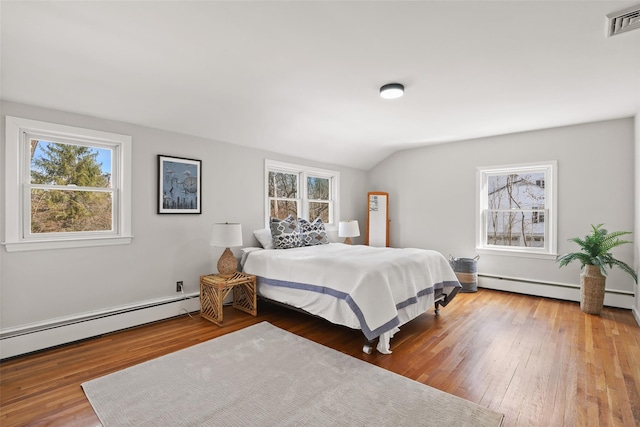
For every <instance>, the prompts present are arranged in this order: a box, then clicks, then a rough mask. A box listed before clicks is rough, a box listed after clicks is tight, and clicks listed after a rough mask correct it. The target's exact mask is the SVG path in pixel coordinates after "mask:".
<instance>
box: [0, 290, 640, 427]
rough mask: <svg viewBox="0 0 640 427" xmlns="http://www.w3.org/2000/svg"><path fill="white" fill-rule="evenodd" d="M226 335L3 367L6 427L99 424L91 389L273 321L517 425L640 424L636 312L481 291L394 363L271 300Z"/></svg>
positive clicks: (137, 336) (172, 327)
mask: <svg viewBox="0 0 640 427" xmlns="http://www.w3.org/2000/svg"><path fill="white" fill-rule="evenodd" d="M224 316H225V319H224V326H222V327H218V326H216V325H214V324H213V323H211V322H208V321H206V320H204V319H201V318H200V317H199V315H194V316H193V318H189V317H187V316H181V317H178V318H174V319H169V320H166V321H162V322H157V323H154V324H150V325H145V326H141V327H137V328H132V329H129V330H125V331H120V332H115V333H111V334H107V335H104V336H101V337H96V338H93V339H89V340H85V341H82V342H77V343H72V344H69V345H65V346H61V347H58V348H53V349H49V350H45V351H42V352H38V353H34V354H30V355H25V356H20V357H16V358H13V359H9V360H5V361H2V363H0V425H2V426H3V427H9V426H28V425H53V426H99V425H100V423H99V421H98V419H97V417H96V416H95V414H94V412H93V409H92V407H91V405H90V404H89V402H88V401H87V399H86V397H85V396H84V393H83V392H82V389H81V387H80V384H81V383H83V382H85V381H89V380H91V379H93V378H97V377H100V376H103V375H107V374H109V373H112V372H116V371H118V370H121V369H124V368H126V367H129V366H133V365H135V364H138V363H141V362H144V361H147V360H150V359H153V358H156V357H159V356H162V355H164V354H168V353H171V352H174V351H178V350H180V349H183V348H186V347H189V346H192V345H195V344H197V343H200V342H204V341H207V340H209V339H212V338H215V337H217V336H220V335H224V334H227V333H230V332H233V331H236V330H239V329H242V328H244V327H247V326H249V325H252V324H255V323H258V322H261V321H268V322H270V323H272V324H273V325H275V326H278V327H280V328H283V329H285V330H288V331H290V332H292V333H295V334H298V335H300V336H303V337H305V338H308V339H310V340H312V341H315V342H318V343H320V344H322V345H326V346H328V347H331V348H334V349H336V350H338V351H341V352H343V353H345V354H349V355H351V356H353V357H356V358H359V359H362V360H364V361H366V362H368V363H372V364H374V365H378V366H380V367H383V368H385V369H388V370H391V371H393V372H396V373H398V374H400V375H404V376H406V377H409V378H412V379H414V380H417V381H420V382H422V383H424V384H427V385H430V386H432V387H435V388H438V389H440V390H443V391H445V392H448V393H452V394H455V395H457V396H459V397H462V398H465V399H468V400H471V401H473V402H476V403H478V404H480V405H482V406H484V407H487V408H489V409H492V410H495V411H498V412H502V413H504V414H505V427H509V426H617V425H619V426H632V425H640V328H639V327H638V325H637V324H636V322H635V319H634V317H633V315H632V313H631V312H630V311H628V310H620V309H613V308H605V309H604V310H603V312H602V314H601V315H600V316H591V315H587V314H584V313H582V312H581V311H580V308H579V305H578V304H577V303H572V302H566V301H558V300H552V299H545V298H538V297H532V296H526V295H518V294H510V293H506V292H499V291H491V290H486V289H480V290H479V291H478V292H477V293H467V294H459V296H458V297H456V299H455V300H454V301H453V302H452V303H451V304H450V305H449V306H447V307H445V308H444V309H443V310H442V312H441V314H440V315H439V316H436V315H434V313H433V311H430V312H428V313H425V314H423V315H422V316H420V317H419V318H417V319H415V320H414V321H412V322H411V323H409V324H407V325H405V326H403V327H402V328H401V330H400V332H398V333H397V334H396V336H395V337H394V338H393V339H392V341H391V345H392V350H393V354H391V355H382V354H379V353H374V354H372V355H367V354H364V353H362V351H361V348H362V344H363V343H364V339H363V337H362V334H361V333H360V332H359V331H354V330H351V329H349V328H345V327H340V326H335V325H331V324H330V323H329V322H326V321H324V320H322V319H318V318H315V317H312V316H307V315H304V314H302V313H297V312H294V311H290V310H286V309H283V308H281V307H277V306H274V305H271V304H266V303H260V306H259V312H258V316H257V317H255V318H254V317H252V316H249V315H247V314H245V313H242V312H239V311H237V310H234V309H232V308H231V307H226V308H225V309H224Z"/></svg>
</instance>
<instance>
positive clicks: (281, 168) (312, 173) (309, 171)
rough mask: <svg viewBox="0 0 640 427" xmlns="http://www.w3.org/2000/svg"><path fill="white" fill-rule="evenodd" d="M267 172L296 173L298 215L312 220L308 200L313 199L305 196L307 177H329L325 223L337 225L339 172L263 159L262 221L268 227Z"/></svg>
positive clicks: (338, 220)
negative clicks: (327, 215)
mask: <svg viewBox="0 0 640 427" xmlns="http://www.w3.org/2000/svg"><path fill="white" fill-rule="evenodd" d="M269 172H283V173H290V174H297V175H298V198H297V200H299V203H298V217H299V218H305V219H307V220H309V221H313V220H314V219H315V218H309V202H314V201H315V200H312V199H308V198H307V178H308V177H316V178H325V179H329V191H330V194H329V222H328V223H326V224H325V225H329V226H335V227H337V226H338V222H340V205H339V200H340V197H339V188H340V172H338V171H334V170H330V169H321V168H315V167H311V166H303V165H297V164H294V163H285V162H279V161H276V160H269V159H265V162H264V223H265V226H266V227H267V228H269V220H270V218H269V216H270V212H271V206H270V203H269ZM323 202H324V200H323Z"/></svg>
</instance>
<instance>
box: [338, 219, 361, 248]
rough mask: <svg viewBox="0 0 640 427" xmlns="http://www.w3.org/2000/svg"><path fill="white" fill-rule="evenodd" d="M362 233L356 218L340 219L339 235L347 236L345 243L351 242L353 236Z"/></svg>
mask: <svg viewBox="0 0 640 427" xmlns="http://www.w3.org/2000/svg"><path fill="white" fill-rule="evenodd" d="M359 235H360V228H358V221H357V220H355V219H352V220H348V221H340V223H338V237H346V239H344V243H345V244H347V245H350V244H351V238H352V237H358V236H359Z"/></svg>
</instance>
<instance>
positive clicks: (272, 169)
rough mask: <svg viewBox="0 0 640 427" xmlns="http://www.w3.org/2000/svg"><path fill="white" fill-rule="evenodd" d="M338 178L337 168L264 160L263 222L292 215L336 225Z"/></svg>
mask: <svg viewBox="0 0 640 427" xmlns="http://www.w3.org/2000/svg"><path fill="white" fill-rule="evenodd" d="M339 179H340V173H339V172H337V171H331V170H326V169H317V168H310V167H306V166H299V165H294V164H290V163H282V162H275V161H272V160H266V161H265V181H266V185H265V187H266V189H265V194H266V197H265V199H266V201H265V204H266V208H265V211H266V212H267V215H266V218H265V220H266V223H267V224H268V222H269V218H270V217H273V218H280V219H283V218H286V217H287V216H288V215H293V216H294V217H297V218H305V219H308V220H309V221H313V220H315V219H316V218H320V219H322V222H324V223H325V224H337V223H338V202H337V200H338V188H339Z"/></svg>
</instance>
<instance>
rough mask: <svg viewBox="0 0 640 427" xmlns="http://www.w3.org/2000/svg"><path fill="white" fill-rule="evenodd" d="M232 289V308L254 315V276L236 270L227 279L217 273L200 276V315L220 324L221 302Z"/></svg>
mask: <svg viewBox="0 0 640 427" xmlns="http://www.w3.org/2000/svg"><path fill="white" fill-rule="evenodd" d="M231 291H233V308H237V309H238V310H242V311H244V312H246V313H249V314H252V315H254V316H256V315H257V314H258V305H257V302H256V276H252V275H250V274H245V273H241V272H239V271H236V272H235V274H234V275H233V276H232V277H229V278H227V279H225V278H223V277H220V276H218V275H217V274H209V275H206V276H200V315H201V316H202V317H204V318H205V319H207V320H210V321H212V322H213V323H215V324H216V325H218V326H222V302H223V301H224V300H225V298H226V297H227V296H228V295H229V293H230V292H231Z"/></svg>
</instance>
